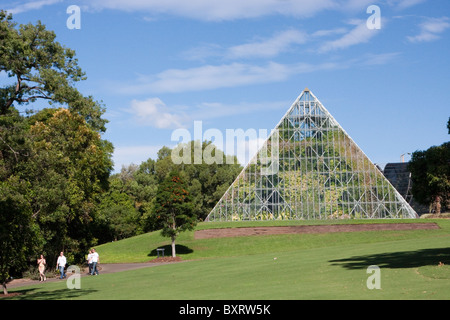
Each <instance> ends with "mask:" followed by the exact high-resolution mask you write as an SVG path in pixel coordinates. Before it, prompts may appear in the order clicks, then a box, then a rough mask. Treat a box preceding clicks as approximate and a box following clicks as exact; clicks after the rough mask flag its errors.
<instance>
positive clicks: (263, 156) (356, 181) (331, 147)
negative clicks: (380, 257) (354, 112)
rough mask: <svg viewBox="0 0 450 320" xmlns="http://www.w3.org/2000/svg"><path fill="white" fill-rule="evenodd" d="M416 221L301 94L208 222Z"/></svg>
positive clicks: (355, 148)
mask: <svg viewBox="0 0 450 320" xmlns="http://www.w3.org/2000/svg"><path fill="white" fill-rule="evenodd" d="M416 217H417V214H416V212H415V211H414V210H413V209H412V208H411V206H410V205H409V204H408V203H407V202H406V201H405V199H404V198H403V197H402V196H401V195H400V194H399V193H398V192H397V190H396V189H395V188H394V187H393V186H392V184H391V183H390V182H389V181H388V180H387V179H386V177H385V176H384V175H383V173H382V172H381V171H380V170H379V169H378V168H377V167H376V166H375V165H374V164H373V163H372V162H371V161H370V160H369V158H368V157H367V156H366V155H365V154H364V152H362V150H361V149H360V148H359V147H358V145H357V144H356V143H355V142H354V141H353V140H352V139H351V138H350V136H349V135H348V134H347V133H346V132H345V130H344V129H343V128H342V127H341V126H340V125H339V123H338V122H337V121H336V120H335V119H334V118H333V116H332V115H331V114H330V113H329V112H328V110H327V109H326V108H325V107H324V106H323V105H322V103H320V101H319V100H318V99H317V98H316V97H315V96H314V95H313V93H312V92H311V91H309V90H308V89H305V90H304V91H303V92H302V93H301V94H300V96H299V97H298V98H297V99H296V100H295V102H294V103H293V104H292V106H291V107H290V108H289V109H288V111H287V112H286V114H285V115H284V116H283V118H282V119H281V120H280V122H279V123H278V124H277V126H276V127H275V129H274V130H272V133H271V135H270V136H269V137H268V138H267V140H266V141H265V143H264V145H263V146H262V148H261V149H260V150H259V151H258V153H257V154H256V155H255V156H254V157H253V158H252V160H251V161H250V162H249V163H248V164H247V165H246V166H245V167H244V169H243V170H242V171H241V173H240V174H239V175H238V177H237V178H236V179H235V181H234V182H233V183H232V184H231V186H230V187H229V188H228V190H227V191H226V192H225V194H224V195H223V196H222V198H221V199H220V200H219V202H218V203H217V204H216V206H215V207H214V208H213V209H212V211H211V212H210V214H209V215H208V217H207V218H206V220H207V221H239V220H284V219H287V220H301V219H305V220H306V219H342V218H348V219H374V218H416Z"/></svg>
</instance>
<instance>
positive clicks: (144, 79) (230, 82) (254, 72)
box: [116, 62, 339, 94]
mask: <svg viewBox="0 0 450 320" xmlns="http://www.w3.org/2000/svg"><path fill="white" fill-rule="evenodd" d="M335 68H339V65H338V64H336V63H321V64H309V63H296V64H280V63H275V62H269V63H267V64H265V65H262V66H258V65H252V64H242V63H231V64H222V65H205V66H201V67H196V68H188V69H169V70H165V71H162V72H160V73H158V74H156V75H151V76H140V77H139V79H137V81H135V83H133V84H129V83H127V84H119V85H118V86H116V88H117V92H120V93H123V94H137V93H149V92H152V93H167V92H171V93H173V92H188V91H199V90H211V89H217V88H229V87H238V86H244V85H252V84H261V83H273V82H279V81H283V80H286V79H288V78H289V77H290V76H292V75H295V74H302V73H307V72H313V71H317V70H327V69H335Z"/></svg>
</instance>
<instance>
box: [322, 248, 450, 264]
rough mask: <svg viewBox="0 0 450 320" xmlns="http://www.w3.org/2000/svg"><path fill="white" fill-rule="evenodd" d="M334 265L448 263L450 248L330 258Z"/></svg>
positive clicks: (449, 260)
mask: <svg viewBox="0 0 450 320" xmlns="http://www.w3.org/2000/svg"><path fill="white" fill-rule="evenodd" d="M328 262H331V263H332V265H334V266H341V267H343V268H346V269H366V268H367V267H368V266H370V265H377V266H378V267H380V268H383V267H384V268H392V269H394V268H417V267H422V266H428V265H438V264H439V262H442V263H444V264H450V248H436V249H423V250H416V251H402V252H389V253H380V254H372V255H365V256H354V257H351V258H347V259H337V260H330V261H328Z"/></svg>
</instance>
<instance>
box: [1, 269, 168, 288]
mask: <svg viewBox="0 0 450 320" xmlns="http://www.w3.org/2000/svg"><path fill="white" fill-rule="evenodd" d="M169 263H175V262H144V263H107V264H105V263H102V264H100V267H101V270H100V271H99V273H100V275H101V274H104V273H114V272H120V271H127V270H135V269H140V268H147V267H156V266H160V265H163V264H169ZM86 269H87V268H86ZM68 276H70V274H69V275H68ZM81 276H82V277H84V276H89V275H88V274H87V271H86V272H82V273H81ZM66 279H67V278H66ZM66 279H62V280H61V279H59V276H58V277H55V278H47V280H46V281H45V283H47V282H57V281H65V280H66ZM37 283H43V282H40V281H39V280H31V279H16V280H13V281H11V282H9V283H8V284H7V285H6V287H7V288H8V289H12V288H17V287H22V286H29V285H33V284H37ZM0 286H1V285H0Z"/></svg>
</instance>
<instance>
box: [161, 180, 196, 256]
mask: <svg viewBox="0 0 450 320" xmlns="http://www.w3.org/2000/svg"><path fill="white" fill-rule="evenodd" d="M192 209H193V208H192V202H191V197H190V195H189V192H188V191H187V185H186V183H185V182H184V181H183V180H182V179H181V176H180V174H179V173H178V172H177V171H171V172H170V173H169V175H168V176H167V177H166V178H165V179H164V180H163V181H162V182H161V183H160V184H159V186H158V190H157V193H156V203H155V212H156V214H157V215H158V216H157V217H158V219H160V221H161V223H162V226H163V227H162V231H161V234H162V235H163V236H165V237H170V238H171V240H172V257H176V252H175V240H176V237H177V236H178V234H179V233H180V232H182V231H185V230H192V229H193V228H194V227H195V225H196V224H197V217H196V216H195V214H194V213H193V210H192Z"/></svg>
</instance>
